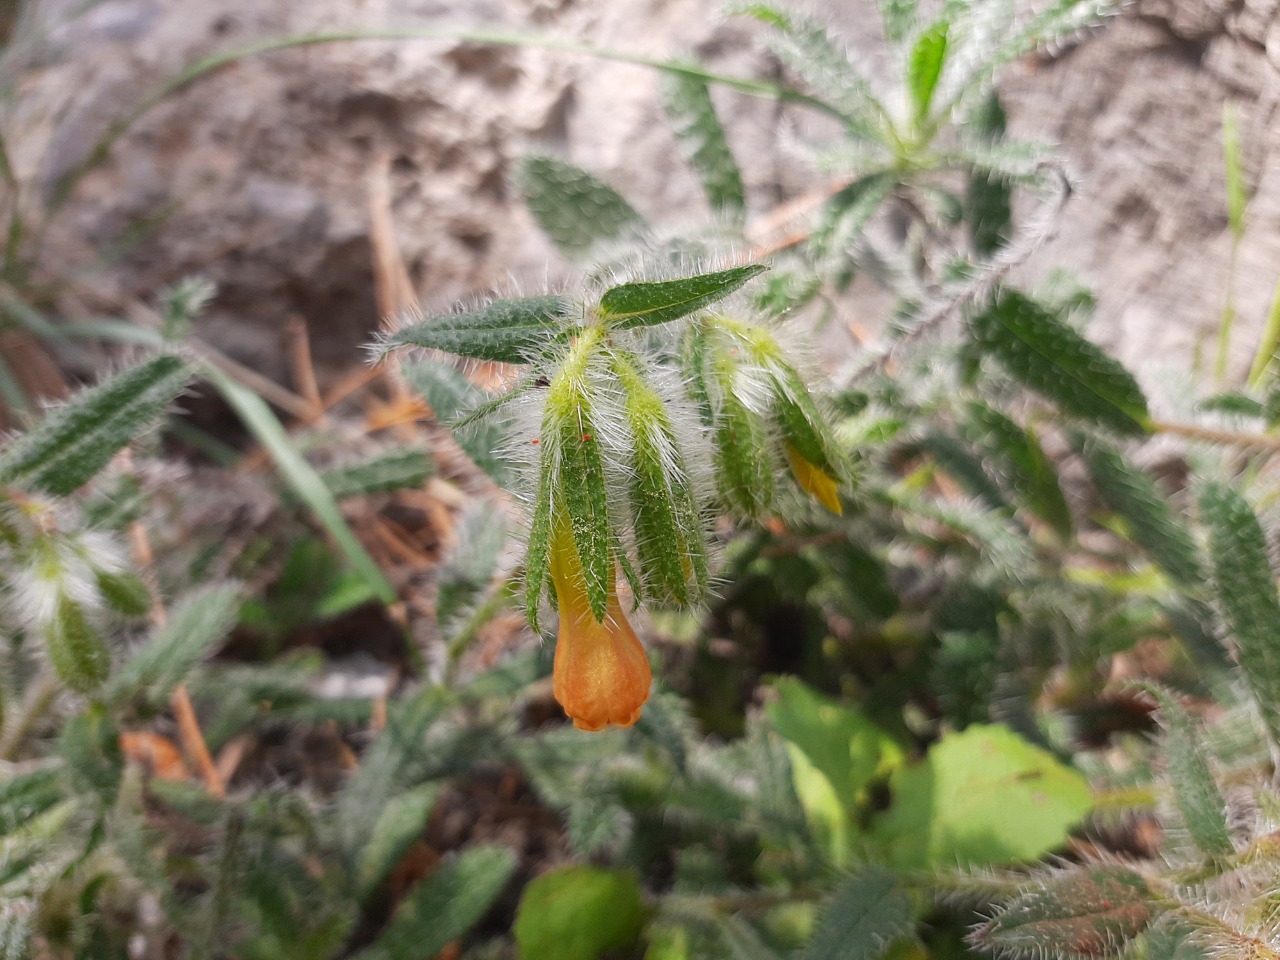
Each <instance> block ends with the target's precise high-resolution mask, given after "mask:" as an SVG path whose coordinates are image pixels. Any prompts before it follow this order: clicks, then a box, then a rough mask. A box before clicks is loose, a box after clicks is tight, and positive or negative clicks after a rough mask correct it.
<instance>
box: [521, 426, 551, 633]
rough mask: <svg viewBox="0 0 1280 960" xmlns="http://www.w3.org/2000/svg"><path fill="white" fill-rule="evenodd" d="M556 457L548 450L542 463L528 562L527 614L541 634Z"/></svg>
mask: <svg viewBox="0 0 1280 960" xmlns="http://www.w3.org/2000/svg"><path fill="white" fill-rule="evenodd" d="M552 456H553V453H552V451H551V450H550V449H548V448H545V447H544V448H543V450H542V455H541V457H540V461H541V462H540V463H539V464H538V493H537V499H536V500H535V501H534V504H533V518H532V519H531V520H530V521H529V552H528V554H526V555H525V559H524V615H525V619H526V620H528V621H529V628H530V629H531V630H532V631H533V632H534V633H540V632H541V630H540V628H539V627H538V609H539V608H540V607H541V606H542V594H543V591H544V590H545V589H546V586H547V575H548V574H549V573H550V571H551V506H552V504H551V498H552V496H553V495H554V494H553V486H552V484H553V480H554V472H555V471H554V470H553V468H552V466H551V464H550V459H551V457H552Z"/></svg>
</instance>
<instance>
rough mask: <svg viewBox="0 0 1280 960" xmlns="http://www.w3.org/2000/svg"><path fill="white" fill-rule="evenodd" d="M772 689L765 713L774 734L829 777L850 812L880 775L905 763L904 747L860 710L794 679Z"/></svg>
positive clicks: (777, 683)
mask: <svg viewBox="0 0 1280 960" xmlns="http://www.w3.org/2000/svg"><path fill="white" fill-rule="evenodd" d="M773 689H774V690H775V692H776V693H777V700H775V701H774V702H773V703H771V704H769V706H768V707H767V708H766V712H767V713H768V716H769V719H770V721H772V723H773V726H774V729H776V730H777V731H778V733H779V734H780V735H781V736H782V737H784V738H785V739H786V740H788V741H790V742H791V743H793V744H795V745H796V747H797V748H799V750H800V751H801V752H802V753H803V754H804V755H805V756H806V757H807V758H808V759H809V761H810V762H811V763H812V764H813V765H814V766H815V767H816V768H817V769H818V770H820V771H821V772H822V773H823V775H825V776H826V778H827V779H828V780H829V781H830V782H831V785H832V786H833V787H834V789H835V791H836V795H837V796H838V797H839V799H840V801H841V803H842V804H843V805H844V807H845V810H846V811H848V812H852V811H853V810H855V809H856V808H857V806H858V802H859V800H860V798H861V795H862V792H863V791H864V790H865V789H866V787H867V786H868V785H869V784H870V783H871V781H872V779H873V778H874V777H875V776H876V774H877V773H882V772H885V771H886V770H887V769H889V768H891V767H893V766H895V765H897V764H898V763H900V762H901V760H902V749H901V747H899V746H898V745H897V744H896V743H895V742H894V740H893V738H892V737H890V736H889V735H888V734H887V733H885V732H884V731H883V730H882V729H880V727H878V726H877V725H876V724H875V723H873V722H872V721H870V720H868V719H867V718H866V717H864V716H863V715H862V714H861V713H859V712H857V711H856V710H854V709H852V708H850V707H845V706H841V705H840V704H837V703H836V702H835V701H833V700H831V699H830V698H829V697H825V696H823V695H822V694H820V693H818V692H817V691H815V690H813V689H811V688H809V687H807V686H806V685H805V684H803V683H801V682H800V681H799V680H796V679H793V678H786V679H782V680H779V681H777V682H776V683H775V684H774V685H773Z"/></svg>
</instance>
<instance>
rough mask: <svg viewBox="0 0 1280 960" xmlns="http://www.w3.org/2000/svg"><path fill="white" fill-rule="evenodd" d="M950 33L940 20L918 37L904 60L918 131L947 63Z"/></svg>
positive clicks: (944, 23) (943, 21)
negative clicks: (905, 61)
mask: <svg viewBox="0 0 1280 960" xmlns="http://www.w3.org/2000/svg"><path fill="white" fill-rule="evenodd" d="M949 29H950V24H949V23H947V21H946V20H939V21H938V22H937V23H935V24H934V25H933V26H931V27H930V28H929V29H928V30H926V31H925V32H924V33H923V34H921V35H920V37H919V39H917V40H916V45H915V47H913V48H912V50H911V56H910V57H908V59H907V89H908V90H910V91H911V102H912V104H913V106H914V108H915V122H916V126H917V127H918V126H920V124H922V123H923V122H924V121H925V120H926V119H927V118H928V116H929V107H930V106H931V105H932V103H933V92H934V91H935V90H936V89H937V88H938V80H939V78H940V77H941V76H942V67H943V65H944V64H945V63H946V59H947V34H948V30H949Z"/></svg>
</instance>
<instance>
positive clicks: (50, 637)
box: [45, 594, 111, 693]
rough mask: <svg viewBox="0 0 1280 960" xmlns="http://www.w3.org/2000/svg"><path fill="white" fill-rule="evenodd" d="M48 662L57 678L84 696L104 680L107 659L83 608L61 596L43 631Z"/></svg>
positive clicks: (108, 659) (103, 647)
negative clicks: (47, 651) (51, 617)
mask: <svg viewBox="0 0 1280 960" xmlns="http://www.w3.org/2000/svg"><path fill="white" fill-rule="evenodd" d="M45 643H46V644H47V646H48V650H49V662H50V663H52V664H53V669H54V670H55V671H56V672H57V674H58V678H59V679H60V680H61V681H62V682H63V683H65V684H66V685H67V686H68V687H70V688H71V689H73V690H78V691H80V692H81V693H88V692H89V691H91V690H94V689H95V688H97V687H98V686H99V685H100V684H101V683H102V681H103V680H105V679H106V678H107V669H108V668H109V667H110V665H111V657H110V655H109V654H108V653H107V646H106V644H105V643H103V641H102V638H101V637H100V636H98V633H97V631H95V630H94V629H93V627H92V626H90V624H89V620H88V618H86V617H85V613H84V608H83V607H81V606H80V604H78V603H76V602H75V601H74V600H72V599H71V598H70V597H68V596H66V595H65V594H63V595H62V596H60V597H59V598H58V606H57V610H56V611H55V612H54V615H53V619H52V620H50V621H49V624H48V626H47V627H46V629H45Z"/></svg>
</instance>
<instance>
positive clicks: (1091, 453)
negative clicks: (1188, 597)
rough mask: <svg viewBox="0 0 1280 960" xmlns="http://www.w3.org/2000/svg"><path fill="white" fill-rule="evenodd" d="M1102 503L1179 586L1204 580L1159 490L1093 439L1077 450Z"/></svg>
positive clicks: (1184, 531)
mask: <svg viewBox="0 0 1280 960" xmlns="http://www.w3.org/2000/svg"><path fill="white" fill-rule="evenodd" d="M1080 452H1081V454H1082V455H1083V457H1084V459H1085V462H1086V463H1088V465H1089V473H1090V475H1091V476H1092V477H1093V483H1094V486H1095V487H1096V488H1097V490H1098V493H1099V494H1101V495H1102V499H1103V502H1104V503H1106V505H1107V506H1108V507H1109V508H1110V509H1111V510H1114V511H1115V512H1116V513H1117V514H1118V515H1119V516H1120V517H1122V518H1123V519H1124V521H1125V522H1126V523H1127V524H1128V526H1129V535H1130V536H1131V537H1132V538H1133V541H1134V542H1135V543H1136V544H1137V545H1138V546H1140V547H1141V548H1142V550H1143V552H1144V553H1146V554H1147V556H1148V557H1150V558H1151V560H1152V561H1153V562H1154V563H1155V564H1156V565H1157V566H1159V567H1160V569H1161V570H1163V571H1164V572H1165V573H1167V574H1168V575H1169V576H1170V577H1172V578H1173V579H1174V580H1176V581H1177V582H1178V583H1180V584H1182V585H1184V586H1194V585H1195V584H1198V583H1201V582H1203V580H1204V572H1203V571H1202V570H1201V569H1200V557H1199V555H1198V554H1197V551H1196V545H1195V541H1193V540H1192V539H1191V534H1190V532H1189V531H1188V530H1187V528H1186V527H1184V526H1183V525H1182V524H1181V523H1179V522H1178V520H1177V519H1176V518H1175V516H1174V514H1173V511H1171V510H1170V509H1169V504H1168V503H1167V502H1166V500H1165V497H1164V494H1163V493H1161V491H1160V489H1159V488H1158V487H1157V486H1156V485H1155V483H1154V481H1152V480H1151V478H1150V477H1148V476H1147V475H1146V474H1145V473H1143V472H1142V471H1141V470H1138V469H1137V468H1136V467H1134V466H1133V465H1132V464H1130V463H1129V462H1128V461H1126V460H1125V458H1124V457H1123V456H1122V455H1121V454H1120V453H1119V452H1118V451H1117V450H1115V449H1114V448H1112V447H1111V446H1110V445H1108V444H1106V443H1104V442H1102V441H1100V440H1097V439H1093V440H1090V441H1089V442H1088V443H1085V444H1084V445H1083V446H1082V448H1081V451H1080Z"/></svg>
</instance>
